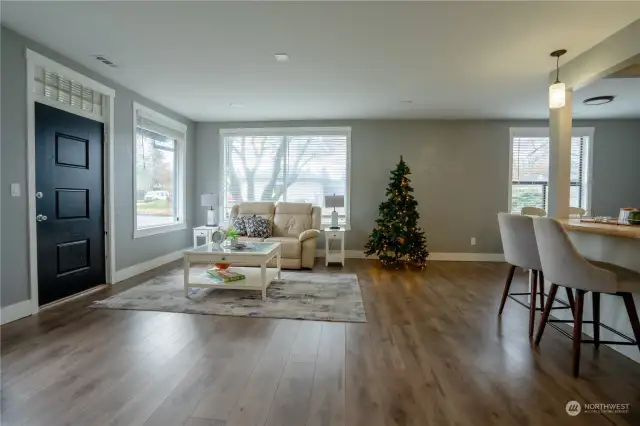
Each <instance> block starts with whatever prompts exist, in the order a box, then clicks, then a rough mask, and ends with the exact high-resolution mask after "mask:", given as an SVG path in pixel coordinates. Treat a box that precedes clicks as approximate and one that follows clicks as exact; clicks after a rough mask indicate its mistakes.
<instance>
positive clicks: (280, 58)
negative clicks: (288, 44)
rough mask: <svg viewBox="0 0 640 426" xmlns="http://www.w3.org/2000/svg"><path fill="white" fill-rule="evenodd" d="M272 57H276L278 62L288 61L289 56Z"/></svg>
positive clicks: (284, 54) (278, 55) (283, 54)
mask: <svg viewBox="0 0 640 426" xmlns="http://www.w3.org/2000/svg"><path fill="white" fill-rule="evenodd" d="M274 56H275V57H276V61H278V62H287V61H289V55H287V54H286V53H276V54H275V55H274Z"/></svg>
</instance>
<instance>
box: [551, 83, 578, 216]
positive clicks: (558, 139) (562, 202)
mask: <svg viewBox="0 0 640 426" xmlns="http://www.w3.org/2000/svg"><path fill="white" fill-rule="evenodd" d="M572 102H573V91H572V89H570V88H568V89H567V91H566V95H565V105H564V107H562V108H557V109H549V204H548V208H547V214H548V215H549V216H550V217H555V218H566V217H569V194H570V193H569V191H570V183H571V177H570V173H571V128H572V117H571V114H572Z"/></svg>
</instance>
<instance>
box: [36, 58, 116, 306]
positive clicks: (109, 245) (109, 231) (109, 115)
mask: <svg viewBox="0 0 640 426" xmlns="http://www.w3.org/2000/svg"><path fill="white" fill-rule="evenodd" d="M25 57H26V67H27V85H26V91H27V191H26V194H25V195H26V197H27V204H28V215H27V220H28V227H29V228H28V229H29V287H30V303H31V312H32V313H34V314H35V313H38V311H39V310H40V304H39V301H38V233H37V225H36V199H35V193H36V141H35V102H36V100H38V101H41V99H40V97H39V96H37V95H36V93H35V90H34V89H35V79H34V77H35V73H34V71H35V70H34V68H35V67H36V66H40V67H44V68H47V69H49V70H51V71H53V72H56V73H59V74H62V75H64V76H66V77H68V78H70V79H72V80H74V81H77V82H78V83H80V84H82V85H83V86H86V87H89V88H91V89H92V90H94V91H96V92H100V93H101V94H102V95H103V102H105V105H103V111H105V114H104V116H105V117H104V121H103V122H104V133H105V134H104V139H103V149H104V156H103V157H104V158H103V161H104V168H103V170H104V172H103V180H104V182H103V184H104V200H103V203H104V215H105V232H106V237H105V274H106V276H105V278H106V281H107V283H113V282H114V280H113V278H114V275H115V265H116V264H115V210H114V191H115V183H114V168H113V159H114V123H113V122H114V114H113V112H114V101H115V94H116V92H115V90H113V89H112V88H110V87H107V86H105V85H103V84H101V83H98V82H97V81H95V80H92V79H90V78H89V77H86V76H84V75H82V74H80V73H78V72H76V71H74V70H72V69H70V68H67V67H65V66H64V65H61V64H59V63H57V62H55V61H52V60H51V59H49V58H46V57H45V56H42V55H40V54H39V53H36V52H34V51H32V50H30V49H25ZM49 105H50V106H52V107H54V108H59V109H63V110H65V111H67V112H70V113H72V114H76V115H80V116H84V114H83V113H82V112H81V111H80V110H78V111H74V110H69V109H65V108H64V105H63V104H60V105H58V104H55V103H50V104H49ZM105 106H106V108H105ZM90 118H92V119H94V120H95V119H96V118H95V117H90Z"/></svg>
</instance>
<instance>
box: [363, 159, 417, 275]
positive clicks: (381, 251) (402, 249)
mask: <svg viewBox="0 0 640 426" xmlns="http://www.w3.org/2000/svg"><path fill="white" fill-rule="evenodd" d="M410 173H411V171H410V170H409V166H407V163H405V162H404V160H403V159H402V156H400V162H399V163H398V165H397V166H396V168H395V170H392V171H391V182H390V183H389V187H388V188H387V193H386V195H387V196H388V197H389V199H388V200H387V201H383V202H382V203H380V207H378V211H379V218H378V219H377V220H376V227H375V229H374V230H373V232H371V235H369V241H367V244H366V245H365V250H366V251H365V254H366V255H367V256H372V255H378V258H379V259H380V261H381V262H382V264H383V265H385V266H387V265H392V266H399V265H403V264H404V265H409V264H411V265H415V266H417V267H420V268H424V266H425V263H426V260H427V256H429V252H428V251H427V239H426V237H425V235H424V232H423V231H422V229H420V226H419V225H418V219H419V218H420V215H419V214H418V211H417V210H416V209H417V207H418V202H417V201H416V200H415V199H414V198H413V195H412V194H411V193H412V192H413V188H411V186H409V182H410V181H409V178H408V177H407V175H409V174H410Z"/></svg>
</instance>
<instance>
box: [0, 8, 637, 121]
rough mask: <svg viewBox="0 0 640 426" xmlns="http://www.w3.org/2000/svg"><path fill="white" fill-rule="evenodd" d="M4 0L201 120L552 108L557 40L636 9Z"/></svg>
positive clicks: (16, 13) (520, 113)
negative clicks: (550, 81)
mask: <svg viewBox="0 0 640 426" xmlns="http://www.w3.org/2000/svg"><path fill="white" fill-rule="evenodd" d="M1 7H2V23H3V24H4V25H6V26H8V27H10V28H12V29H14V30H16V31H17V32H19V33H22V34H24V35H26V36H27V37H29V38H32V39H34V40H36V41H38V42H40V43H42V44H44V45H46V46H48V47H50V48H52V49H54V50H56V51H58V52H60V53H62V54H63V55H65V56H68V57H70V58H72V59H74V60H76V61H77V62H80V63H81V64H83V65H85V66H87V67H88V68H91V69H92V70H95V71H97V72H99V73H101V74H103V75H105V76H106V77H109V78H110V79H112V80H114V81H117V82H119V83H120V84H122V85H124V86H126V87H129V88H131V89H133V90H135V91H136V92H138V93H140V94H142V95H144V96H146V97H148V98H150V99H152V100H154V101H156V102H158V103H160V104H162V105H165V106H167V107H169V108H171V109H173V110H175V111H177V112H179V113H182V114H184V115H186V116H187V117H190V118H192V119H194V120H198V121H231V120H238V121H242V120H287V119H330V118H336V119H339V118H545V117H547V116H548V112H547V76H548V73H549V72H550V71H551V70H552V69H553V68H554V65H555V64H554V61H553V60H552V59H551V58H550V57H549V52H551V51H552V50H555V49H559V48H566V49H568V50H569V53H568V54H567V55H566V56H565V58H563V59H564V60H565V62H566V61H567V60H570V59H571V58H573V57H575V56H576V55H578V54H580V53H582V52H584V51H586V50H588V49H589V48H591V47H592V46H593V45H595V44H596V43H598V42H600V41H601V40H603V39H605V38H606V37H608V36H610V35H612V34H613V33H615V32H616V31H618V30H620V29H621V28H623V27H624V26H626V25H628V24H630V23H631V22H633V21H634V20H636V19H638V18H640V3H631V2H620V3H618V2H597V3H596V2H496V3H487V2H472V3H462V2H444V3H434V2H430V3H397V2H384V3H381V2H375V3H368V2H356V3H339V2H319V3H310V2H302V3H298V2H296V3H293V2H284V3H273V2H249V3H244V2H242V3H240V2H235V3H234V2H230V3H220V2H214V3H211V2H153V3H152V2H101V3H95V2H88V3H84V2H66V3H63V2H45V3H32V2H7V1H3V2H2V6H1ZM282 52H285V53H288V54H289V55H290V57H291V61H290V62H288V63H279V62H276V61H275V59H274V57H273V54H274V53H282ZM95 54H104V55H105V56H106V57H107V58H109V59H111V60H112V61H114V62H115V63H117V64H118V65H119V68H117V69H112V68H109V67H107V66H105V65H103V64H101V63H99V62H98V61H96V60H95V59H93V58H92V57H91V55H95ZM407 100H410V101H412V103H402V101H407ZM231 103H234V104H241V105H243V106H242V107H236V108H232V107H230V105H229V104H231ZM616 104H617V102H614V103H613V104H612V105H611V106H612V107H615V106H616ZM618 105H620V104H618ZM590 111H596V110H595V109H594V110H590ZM585 114H587V112H586V111H585ZM585 117H586V115H585Z"/></svg>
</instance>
